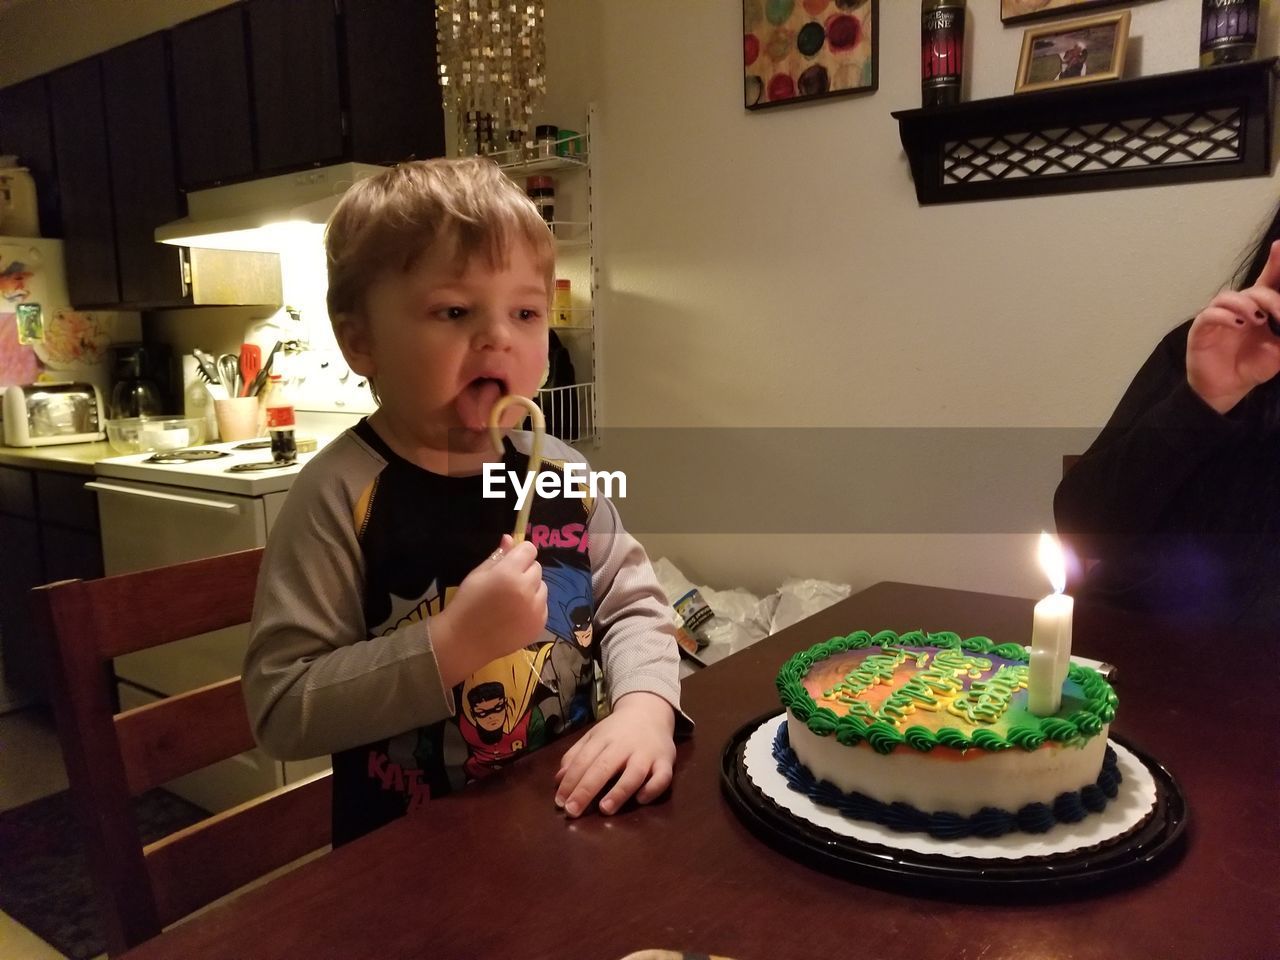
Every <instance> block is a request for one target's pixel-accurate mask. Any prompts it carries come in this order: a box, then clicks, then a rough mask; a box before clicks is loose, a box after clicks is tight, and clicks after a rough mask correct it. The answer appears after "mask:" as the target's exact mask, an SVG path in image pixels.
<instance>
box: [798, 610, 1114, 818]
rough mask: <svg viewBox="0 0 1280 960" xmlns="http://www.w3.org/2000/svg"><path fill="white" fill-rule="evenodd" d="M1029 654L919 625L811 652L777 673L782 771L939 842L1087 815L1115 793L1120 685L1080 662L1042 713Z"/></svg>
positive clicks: (852, 811) (861, 812)
mask: <svg viewBox="0 0 1280 960" xmlns="http://www.w3.org/2000/svg"><path fill="white" fill-rule="evenodd" d="M1028 661H1029V652H1028V650H1027V648H1026V647H1023V646H1021V645H1020V644H1014V643H1008V644H1001V645H998V646H997V645H996V644H994V643H993V642H992V641H991V640H989V639H987V638H986V637H970V638H969V639H967V640H962V639H961V638H960V637H959V636H958V635H957V634H954V633H930V634H926V633H923V632H921V631H915V632H912V633H904V634H902V635H898V634H897V633H894V632H893V631H891V630H884V631H881V632H880V633H877V634H874V635H872V634H870V633H867V632H866V631H862V630H860V631H857V632H855V633H851V634H849V635H848V636H846V637H834V638H832V639H831V640H828V641H827V642H826V643H820V644H818V645H817V646H814V647H810V648H809V649H808V650H803V651H801V652H800V653H797V654H796V655H795V656H793V657H791V659H789V660H788V661H787V662H786V663H785V664H783V666H782V669H781V670H780V671H779V673H778V678H777V683H778V693H779V696H780V698H781V700H782V704H783V706H784V707H786V709H787V717H786V722H785V723H783V724H781V725H780V726H779V728H778V734H777V738H776V740H775V742H774V744H773V755H774V759H775V760H776V761H777V763H778V770H779V772H780V773H781V774H782V775H783V776H784V777H785V778H786V780H787V782H788V783H789V784H790V786H791V787H792V789H795V790H800V791H802V792H804V793H807V794H808V795H809V796H810V798H811V799H813V800H814V801H815V802H816V803H819V804H822V805H824V806H828V807H833V808H836V809H837V810H839V811H840V812H841V813H842V814H844V815H845V816H847V817H850V818H852V819H855V820H867V821H873V822H876V823H880V824H883V825H885V826H887V827H889V828H891V829H894V830H902V831H922V832H925V833H928V834H930V835H932V836H933V837H935V838H939V839H950V838H958V837H965V836H971V835H973V836H981V837H996V836H1001V835H1003V834H1005V833H1009V832H1011V831H1015V830H1022V831H1026V832H1028V833H1044V832H1046V831H1048V830H1052V829H1055V828H1060V827H1061V825H1063V824H1069V823H1075V822H1079V821H1080V820H1083V819H1084V818H1085V817H1087V816H1089V815H1091V814H1094V813H1099V812H1101V811H1102V810H1103V808H1104V807H1105V806H1106V804H1107V802H1108V800H1110V799H1113V798H1114V797H1115V796H1116V793H1117V789H1118V785H1119V782H1120V773H1119V770H1118V769H1117V767H1116V755H1115V753H1114V751H1113V750H1111V748H1110V747H1108V746H1107V730H1108V726H1109V724H1110V723H1111V720H1112V718H1113V717H1114V716H1115V711H1116V702H1117V701H1116V694H1115V691H1114V690H1113V689H1112V688H1111V685H1110V684H1109V683H1107V681H1106V680H1104V679H1103V678H1102V676H1101V675H1099V674H1098V673H1097V671H1095V670H1092V669H1090V668H1088V667H1082V666H1077V665H1075V664H1072V665H1071V667H1070V668H1069V670H1068V672H1067V679H1066V681H1065V682H1064V684H1063V687H1062V700H1061V705H1060V707H1059V709H1058V710H1057V712H1056V713H1054V714H1053V715H1052V716H1044V717H1041V716H1036V715H1035V714H1033V713H1031V712H1030V710H1029V709H1028V705H1027V697H1028V694H1027V674H1028Z"/></svg>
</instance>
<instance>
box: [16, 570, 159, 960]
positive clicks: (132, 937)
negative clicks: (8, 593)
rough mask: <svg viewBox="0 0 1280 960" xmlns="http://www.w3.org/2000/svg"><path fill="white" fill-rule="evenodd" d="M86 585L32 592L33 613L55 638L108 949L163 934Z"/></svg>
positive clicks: (56, 693)
mask: <svg viewBox="0 0 1280 960" xmlns="http://www.w3.org/2000/svg"><path fill="white" fill-rule="evenodd" d="M85 588H86V584H84V583H82V582H80V581H78V580H74V581H66V582H63V583H56V584H51V585H49V586H45V587H39V588H37V589H36V590H33V591H32V614H33V617H34V620H35V624H36V628H37V629H38V630H40V631H41V633H42V634H43V636H44V637H45V638H46V639H47V640H48V641H49V642H48V648H49V653H50V670H49V671H48V673H49V692H50V695H51V698H52V700H53V707H54V716H55V719H56V721H57V725H58V740H59V742H60V743H61V745H62V759H63V763H64V764H65V765H66V768H67V780H68V782H69V783H70V787H71V797H72V800H73V801H74V805H75V807H76V812H77V814H78V816H79V819H80V822H81V827H82V832H83V834H84V844H85V854H86V859H87V860H88V864H89V873H90V876H91V878H92V880H93V889H94V893H95V895H96V897H97V900H98V905H99V909H100V912H101V913H102V916H103V920H104V922H105V924H106V939H107V946H108V949H109V950H110V951H111V952H112V953H118V952H121V951H123V950H124V949H125V948H126V947H127V946H129V945H131V944H135V943H140V942H141V941H143V940H145V939H147V938H149V937H152V936H154V935H155V934H156V933H159V932H160V925H159V922H158V920H157V919H156V909H155V900H154V898H153V897H152V896H151V884H150V879H149V876H148V874H147V868H146V865H145V863H144V862H143V857H142V837H141V836H140V835H139V833H138V825H137V821H136V820H135V819H134V816H133V806H132V803H131V802H130V797H129V789H128V781H127V778H126V776H125V772H124V761H123V759H122V758H121V755H120V743H119V741H118V740H117V739H116V736H115V727H114V724H113V723H112V709H113V707H112V700H111V690H110V682H111V677H110V674H109V672H108V670H107V667H106V665H105V664H104V663H103V662H102V659H101V657H100V655H99V652H98V650H97V649H96V642H95V637H94V635H93V622H94V616H93V613H94V611H93V608H92V605H91V603H90V600H89V592H88V591H87V590H86V589H85Z"/></svg>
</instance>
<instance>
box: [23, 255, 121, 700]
mask: <svg viewBox="0 0 1280 960" xmlns="http://www.w3.org/2000/svg"><path fill="white" fill-rule="evenodd" d="M140 339H142V327H141V321H140V317H139V315H138V314H137V313H133V312H127V311H112V310H73V309H71V305H70V298H69V297H68V295H67V280H66V269H65V266H64V260H63V254H62V241H61V240H50V239H45V238H42V237H0V393H3V392H4V390H5V389H6V388H8V387H10V386H12V385H14V384H17V385H20V386H26V385H28V384H32V383H50V382H58V381H66V380H76V381H87V382H89V383H92V384H95V385H96V386H97V387H98V388H99V389H100V390H102V392H103V396H104V397H109V396H110V395H111V390H110V377H111V366H110V347H111V345H112V344H113V343H128V342H134V341H137V340H140ZM0 415H2V414H0ZM3 436H4V433H3V424H0V437H3ZM2 550H3V544H2V543H0V551H2ZM0 576H4V572H3V570H2V569H0ZM3 644H4V637H3V636H0V649H2V648H3ZM29 699H30V698H29V697H28V696H27V695H25V694H23V693H21V692H20V691H18V690H17V689H15V688H13V687H10V686H8V685H7V684H6V683H5V680H4V659H3V657H2V656H0V713H3V712H7V711H9V710H12V709H17V708H18V707H20V706H23V705H24V704H25V703H26V702H27V701H28V700H29Z"/></svg>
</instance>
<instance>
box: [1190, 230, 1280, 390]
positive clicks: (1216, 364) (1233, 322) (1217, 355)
mask: <svg viewBox="0 0 1280 960" xmlns="http://www.w3.org/2000/svg"><path fill="white" fill-rule="evenodd" d="M1278 322H1280V241H1277V242H1276V243H1275V244H1273V245H1272V247H1271V256H1270V258H1269V259H1268V260H1267V264H1266V266H1265V267H1263V270H1262V274H1261V275H1260V276H1259V277H1258V279H1257V282H1256V283H1255V284H1254V285H1253V286H1252V287H1248V288H1246V289H1244V290H1241V291H1239V292H1238V293H1237V292H1236V291H1234V290H1224V291H1223V292H1222V293H1220V294H1218V295H1217V296H1216V297H1214V298H1213V300H1212V302H1211V303H1210V304H1209V305H1208V306H1207V307H1205V308H1204V309H1203V310H1201V311H1200V313H1199V314H1198V315H1197V316H1196V319H1195V321H1194V322H1193V323H1192V324H1191V332H1190V333H1189V334H1188V335H1187V382H1188V383H1190V384H1191V389H1192V390H1194V391H1195V392H1196V393H1197V394H1199V395H1200V398H1201V399H1202V400H1204V402H1205V403H1207V404H1208V405H1209V406H1211V407H1212V408H1213V409H1214V410H1217V411H1218V413H1227V412H1228V411H1230V410H1231V409H1232V408H1233V407H1234V406H1235V405H1236V404H1237V403H1239V402H1240V401H1241V400H1243V399H1244V398H1245V397H1246V396H1247V395H1248V394H1249V391H1251V390H1252V389H1253V388H1254V387H1256V386H1258V385H1259V384H1262V383H1266V382H1267V381H1268V380H1270V379H1271V378H1272V377H1274V376H1276V374H1277V373H1280V337H1277V336H1276V335H1275V334H1274V333H1272V332H1271V328H1272V327H1273V326H1274V325H1276V324H1277V323H1278Z"/></svg>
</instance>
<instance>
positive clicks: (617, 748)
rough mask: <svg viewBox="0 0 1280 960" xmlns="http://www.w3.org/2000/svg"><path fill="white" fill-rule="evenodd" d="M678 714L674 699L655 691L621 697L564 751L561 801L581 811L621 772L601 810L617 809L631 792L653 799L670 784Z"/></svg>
mask: <svg viewBox="0 0 1280 960" xmlns="http://www.w3.org/2000/svg"><path fill="white" fill-rule="evenodd" d="M675 719H676V718H675V712H674V711H673V710H672V709H671V705H670V704H669V703H667V701H665V700H663V699H662V698H661V697H659V696H657V695H656V694H653V693H643V692H639V691H637V692H635V693H628V694H626V695H624V696H623V697H621V698H620V699H619V700H618V702H617V703H616V704H614V707H613V712H612V713H610V714H609V716H607V717H605V718H604V719H603V720H601V721H600V722H599V723H597V724H596V725H595V726H594V727H592V728H591V729H590V730H588V731H587V732H586V734H584V735H583V737H582V739H581V740H579V741H578V742H577V743H575V744H574V745H573V746H572V747H571V748H570V749H569V750H567V751H566V752H565V755H564V757H563V759H561V761H560V771H559V772H558V773H557V774H556V782H557V783H558V784H559V785H560V786H559V789H557V790H556V806H558V807H563V808H564V811H565V813H567V814H568V815H569V816H571V817H576V816H579V815H580V814H581V813H582V812H583V811H584V810H586V809H587V806H588V804H590V803H591V801H592V799H593V798H594V797H595V795H596V794H597V793H599V792H600V788H601V787H603V786H604V785H605V784H606V783H607V782H608V781H609V780H610V779H611V778H613V777H614V776H615V775H618V774H620V776H618V782H617V783H615V784H614V786H613V789H612V790H610V791H609V792H608V793H607V794H605V795H604V797H603V798H602V799H601V800H600V812H601V813H603V814H605V815H610V814H613V813H616V812H617V811H618V809H619V808H620V807H621V806H622V805H623V804H624V803H625V802H626V801H627V800H628V799H629V798H630V797H631V795H632V794H635V797H636V800H637V801H638V802H640V803H652V802H653V801H654V800H656V799H657V798H658V797H659V796H661V795H662V792H663V791H664V790H666V789H667V787H669V786H670V785H671V769H672V767H673V766H674V765H675V762H676V745H675V743H674V742H673V741H672V734H673V733H674V732H675ZM637 791H639V792H637Z"/></svg>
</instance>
